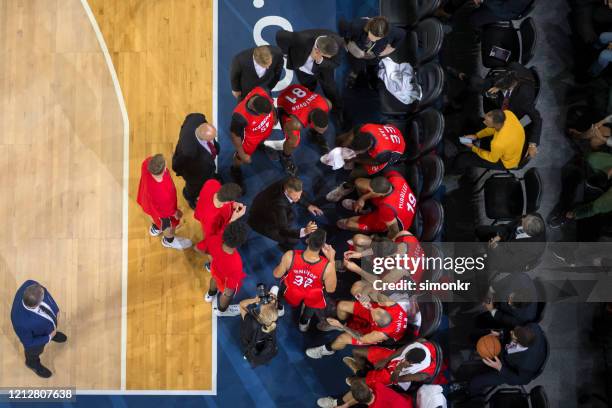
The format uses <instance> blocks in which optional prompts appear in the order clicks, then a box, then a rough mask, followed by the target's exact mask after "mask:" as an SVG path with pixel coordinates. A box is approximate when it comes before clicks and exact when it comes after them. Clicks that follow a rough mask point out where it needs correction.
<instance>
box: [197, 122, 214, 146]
mask: <svg viewBox="0 0 612 408" xmlns="http://www.w3.org/2000/svg"><path fill="white" fill-rule="evenodd" d="M196 137H197V138H198V139H200V140H202V141H204V142H212V141H213V140H214V139H215V137H217V129H215V127H214V126H213V125H211V124H210V123H202V124H201V125H200V126H198V128H197V129H196Z"/></svg>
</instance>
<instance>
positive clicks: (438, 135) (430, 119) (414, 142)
mask: <svg viewBox="0 0 612 408" xmlns="http://www.w3.org/2000/svg"><path fill="white" fill-rule="evenodd" d="M405 128H406V132H407V133H402V134H403V135H404V140H405V141H406V151H405V152H404V158H405V159H406V160H407V161H414V160H416V159H418V158H419V157H420V156H422V155H424V154H425V153H427V152H429V151H431V150H433V149H435V148H436V147H437V146H438V144H440V142H441V141H442V137H443V135H444V116H442V114H441V113H440V112H439V111H437V110H436V109H433V108H428V109H426V110H424V111H422V112H419V113H418V114H417V115H416V116H414V117H413V118H412V120H411V121H410V122H409V124H408V125H407V126H406V127H405ZM400 130H402V129H401V128H400Z"/></svg>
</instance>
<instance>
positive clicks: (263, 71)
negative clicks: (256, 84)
mask: <svg viewBox="0 0 612 408" xmlns="http://www.w3.org/2000/svg"><path fill="white" fill-rule="evenodd" d="M253 65H254V66H255V72H256V73H257V76H258V77H259V78H261V77H263V76H264V75H266V71H267V69H266V68H264V67H262V66H261V65H259V64H258V63H257V62H256V61H255V58H253Z"/></svg>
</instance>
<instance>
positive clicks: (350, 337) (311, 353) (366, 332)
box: [306, 300, 408, 359]
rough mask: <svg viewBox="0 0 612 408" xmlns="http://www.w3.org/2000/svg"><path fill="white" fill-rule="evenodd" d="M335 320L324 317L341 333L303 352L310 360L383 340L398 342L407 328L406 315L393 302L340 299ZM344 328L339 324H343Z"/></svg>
mask: <svg viewBox="0 0 612 408" xmlns="http://www.w3.org/2000/svg"><path fill="white" fill-rule="evenodd" d="M336 312H337V314H338V319H331V318H328V319H327V322H328V323H329V324H330V325H331V326H333V327H335V328H336V329H339V330H341V331H343V332H344V333H342V334H341V335H340V336H338V337H336V338H335V339H334V340H332V341H331V342H329V343H326V344H323V345H321V346H318V347H311V348H309V349H307V350H306V355H307V356H308V357H310V358H315V359H318V358H321V357H323V356H329V355H331V354H334V353H335V352H336V351H337V350H342V349H344V348H345V347H346V346H348V345H353V346H368V345H373V344H377V343H380V342H383V341H385V340H389V339H391V340H394V341H399V340H400V339H401V338H402V337H403V336H404V333H405V332H406V329H407V327H408V314H407V313H406V311H405V310H404V308H403V307H402V306H401V305H400V304H399V303H396V302H394V301H391V300H390V301H388V302H380V303H377V302H371V303H370V302H363V303H362V302H358V301H348V300H342V301H340V302H338V305H337V309H336ZM347 320H348V323H347V324H346V325H344V324H342V323H341V322H340V321H347Z"/></svg>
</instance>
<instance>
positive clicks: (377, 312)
mask: <svg viewBox="0 0 612 408" xmlns="http://www.w3.org/2000/svg"><path fill="white" fill-rule="evenodd" d="M372 319H373V320H374V321H375V322H376V324H377V325H378V327H382V328H385V327H387V326H388V325H390V324H391V320H392V319H391V315H390V314H389V312H387V311H386V310H385V309H381V308H379V307H377V308H375V309H372Z"/></svg>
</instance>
